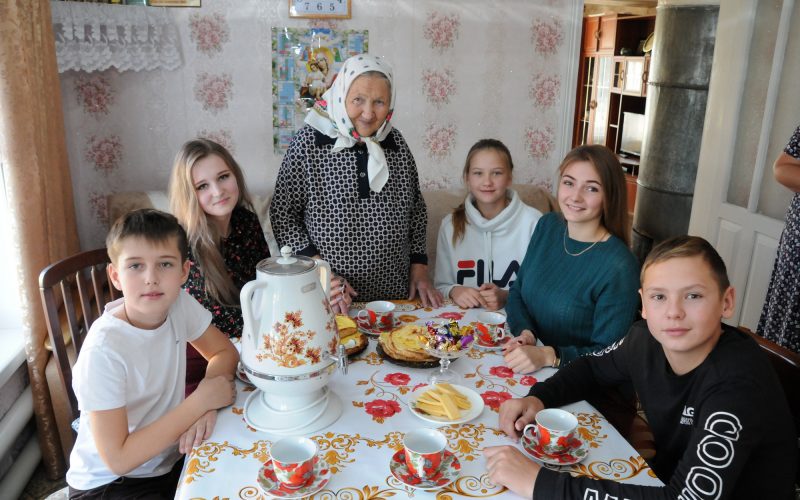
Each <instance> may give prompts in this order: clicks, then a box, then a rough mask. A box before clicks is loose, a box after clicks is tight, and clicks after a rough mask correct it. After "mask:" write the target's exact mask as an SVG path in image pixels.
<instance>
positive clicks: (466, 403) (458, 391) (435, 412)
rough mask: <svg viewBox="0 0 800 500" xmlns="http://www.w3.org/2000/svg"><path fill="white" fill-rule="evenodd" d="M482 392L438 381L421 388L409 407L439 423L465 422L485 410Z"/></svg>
mask: <svg viewBox="0 0 800 500" xmlns="http://www.w3.org/2000/svg"><path fill="white" fill-rule="evenodd" d="M483 406H484V404H483V398H481V396H480V394H478V393H477V392H475V391H473V390H472V389H468V388H466V387H464V386H462V385H456V384H446V383H441V382H440V383H438V384H435V385H433V386H428V387H427V388H425V389H420V390H419V392H417V393H416V394H415V395H414V398H413V399H412V400H411V404H410V405H409V407H410V408H411V412H412V413H413V414H415V415H416V416H418V417H419V418H421V419H423V420H427V421H428V422H433V423H437V424H463V423H466V422H469V421H470V420H473V419H475V418H478V416H480V414H481V413H482V412H483Z"/></svg>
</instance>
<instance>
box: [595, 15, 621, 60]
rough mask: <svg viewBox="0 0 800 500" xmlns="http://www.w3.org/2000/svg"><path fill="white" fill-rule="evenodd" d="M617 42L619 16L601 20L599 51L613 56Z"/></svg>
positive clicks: (604, 17) (610, 16)
mask: <svg viewBox="0 0 800 500" xmlns="http://www.w3.org/2000/svg"><path fill="white" fill-rule="evenodd" d="M616 41H617V16H616V15H615V14H612V15H608V16H603V17H601V18H600V35H599V36H598V37H597V51H598V52H608V53H611V54H613V53H614V47H615V45H616Z"/></svg>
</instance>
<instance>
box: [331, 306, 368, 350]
mask: <svg viewBox="0 0 800 500" xmlns="http://www.w3.org/2000/svg"><path fill="white" fill-rule="evenodd" d="M336 328H337V329H338V330H339V344H341V345H343V346H344V348H345V352H346V353H347V355H348V356H349V357H353V356H355V355H357V354H361V353H362V352H363V351H364V349H366V348H367V345H369V340H368V339H367V336H366V335H364V334H363V333H361V332H359V331H358V327H357V326H356V322H355V321H353V319H352V318H350V317H349V316H345V315H343V314H337V315H336Z"/></svg>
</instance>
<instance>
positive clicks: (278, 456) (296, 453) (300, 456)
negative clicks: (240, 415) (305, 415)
mask: <svg viewBox="0 0 800 500" xmlns="http://www.w3.org/2000/svg"><path fill="white" fill-rule="evenodd" d="M317 451H318V448H317V444H316V443H315V442H314V441H312V440H310V439H308V438H304V437H285V438H282V439H280V440H278V441H276V442H275V443H273V445H272V447H271V448H270V450H269V455H270V458H271V459H272V468H273V470H274V471H275V477H277V478H278V481H280V482H281V483H283V484H284V485H285V486H286V487H287V488H301V487H303V486H306V485H308V484H310V483H311V481H313V480H314V458H315V457H316V456H317Z"/></svg>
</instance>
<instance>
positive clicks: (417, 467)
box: [403, 428, 447, 479]
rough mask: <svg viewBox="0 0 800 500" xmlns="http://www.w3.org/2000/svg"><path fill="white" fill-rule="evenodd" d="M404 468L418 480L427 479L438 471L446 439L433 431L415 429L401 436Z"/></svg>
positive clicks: (445, 446)
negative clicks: (404, 458) (403, 449)
mask: <svg viewBox="0 0 800 500" xmlns="http://www.w3.org/2000/svg"><path fill="white" fill-rule="evenodd" d="M403 448H405V457H406V466H408V470H409V472H411V473H412V474H415V475H416V476H417V477H419V478H420V479H427V478H428V477H430V476H433V475H434V474H436V473H437V472H438V471H439V467H441V465H442V459H443V458H444V450H445V449H446V448H447V438H446V437H445V435H444V434H442V433H441V432H439V431H437V430H435V429H426V428H422V429H415V430H413V431H409V432H406V434H405V436H403Z"/></svg>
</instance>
